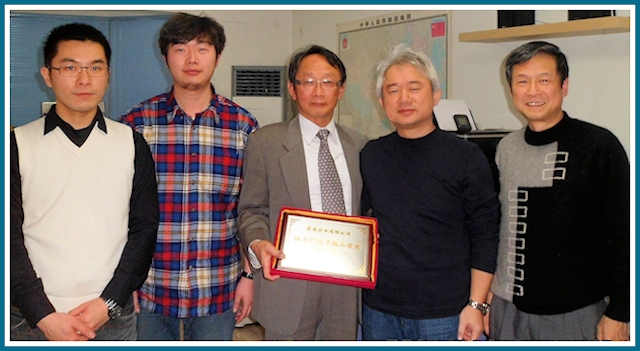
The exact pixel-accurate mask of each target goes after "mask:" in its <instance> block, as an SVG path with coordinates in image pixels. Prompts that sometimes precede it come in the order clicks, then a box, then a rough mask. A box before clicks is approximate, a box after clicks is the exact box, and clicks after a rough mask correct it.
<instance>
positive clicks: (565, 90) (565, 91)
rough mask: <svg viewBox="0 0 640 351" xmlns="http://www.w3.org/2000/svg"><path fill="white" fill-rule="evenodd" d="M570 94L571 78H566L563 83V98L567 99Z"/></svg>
mask: <svg viewBox="0 0 640 351" xmlns="http://www.w3.org/2000/svg"><path fill="white" fill-rule="evenodd" d="M568 93H569V77H567V78H565V80H564V82H562V97H563V98H564V97H567V94H568Z"/></svg>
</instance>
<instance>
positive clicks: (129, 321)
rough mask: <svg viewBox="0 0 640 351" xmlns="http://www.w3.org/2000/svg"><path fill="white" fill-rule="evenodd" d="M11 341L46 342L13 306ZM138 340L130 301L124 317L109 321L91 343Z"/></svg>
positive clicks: (42, 335) (38, 331) (41, 333)
mask: <svg viewBox="0 0 640 351" xmlns="http://www.w3.org/2000/svg"><path fill="white" fill-rule="evenodd" d="M11 340H13V341H16V340H19V341H27V340H28V341H46V340H47V338H46V337H45V336H44V333H43V332H42V331H41V330H40V329H38V328H33V329H31V327H29V325H28V324H27V320H26V319H24V317H23V316H22V313H20V310H19V309H18V308H17V307H14V306H11ZM134 340H136V314H135V313H134V312H133V300H131V299H130V300H129V302H128V303H127V305H126V306H125V307H124V309H123V311H122V316H120V317H118V318H116V319H113V320H109V321H108V322H107V323H105V325H103V326H102V327H100V329H98V330H97V331H96V337H95V338H93V339H91V340H90V341H134Z"/></svg>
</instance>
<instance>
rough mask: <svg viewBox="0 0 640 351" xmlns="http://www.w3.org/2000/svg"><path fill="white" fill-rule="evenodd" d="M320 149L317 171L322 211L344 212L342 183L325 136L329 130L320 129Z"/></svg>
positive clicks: (318, 135)
mask: <svg viewBox="0 0 640 351" xmlns="http://www.w3.org/2000/svg"><path fill="white" fill-rule="evenodd" d="M316 136H317V137H318V138H320V150H319V151H318V171H319V173H320V195H321V197H322V211H323V212H329V213H338V214H345V213H346V211H345V207H344V197H343V196H342V183H340V177H339V176H338V170H337V169H336V164H335V163H334V162H333V157H332V156H331V152H330V151H329V143H328V142H327V137H328V136H329V131H328V130H326V129H320V130H319V131H318V134H316Z"/></svg>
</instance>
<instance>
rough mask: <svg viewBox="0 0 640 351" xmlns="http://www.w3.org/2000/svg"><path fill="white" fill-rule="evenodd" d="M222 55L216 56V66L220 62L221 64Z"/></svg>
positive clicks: (216, 66)
mask: <svg viewBox="0 0 640 351" xmlns="http://www.w3.org/2000/svg"><path fill="white" fill-rule="evenodd" d="M220 57H222V54H220V55H217V56H216V65H215V67H214V68H218V64H220Z"/></svg>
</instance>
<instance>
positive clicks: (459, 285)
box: [360, 45, 500, 340]
mask: <svg viewBox="0 0 640 351" xmlns="http://www.w3.org/2000/svg"><path fill="white" fill-rule="evenodd" d="M377 93H378V97H379V99H380V103H381V104H382V106H383V107H384V109H385V112H386V114H387V117H388V118H389V120H390V121H391V123H393V124H394V126H395V127H396V132H393V133H391V134H389V135H387V136H384V137H382V138H380V139H377V140H373V141H371V142H369V143H368V144H367V145H366V146H365V148H364V149H363V150H362V153H361V155H360V162H361V166H360V167H361V172H362V178H363V182H364V188H363V194H362V211H363V214H370V215H372V216H373V217H375V218H377V219H378V224H379V233H380V245H379V247H380V251H379V261H378V268H379V269H378V282H377V285H376V288H375V289H374V290H363V292H362V295H363V338H364V339H365V340H407V339H410V340H462V339H464V340H477V339H479V338H480V337H481V334H482V330H483V314H484V313H486V310H487V305H486V303H485V302H486V296H487V292H488V290H489V286H490V284H491V280H492V277H493V271H494V269H495V264H496V253H497V247H498V223H499V215H500V211H499V203H498V199H497V196H496V193H495V191H494V187H493V178H492V175H491V170H490V168H489V163H488V162H487V159H486V157H485V156H484V155H483V153H482V152H481V151H480V149H479V148H478V147H477V146H476V145H475V144H472V143H468V142H466V141H463V140H461V139H459V138H457V137H456V136H455V135H452V134H449V133H447V132H443V131H442V130H440V129H438V128H437V127H436V125H435V124H434V121H433V106H434V105H436V104H437V103H438V101H439V100H440V96H441V94H442V91H441V90H440V87H439V81H438V76H437V74H436V72H435V69H434V67H433V64H432V63H431V60H430V59H429V58H428V57H427V56H426V55H425V54H424V53H422V52H415V51H413V50H411V49H409V48H407V47H404V46H402V45H400V46H398V47H396V48H395V49H394V50H392V51H391V53H390V54H389V56H388V57H387V58H386V59H385V60H383V61H382V62H381V63H380V64H379V66H378V83H377ZM369 210H370V211H371V212H369Z"/></svg>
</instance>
